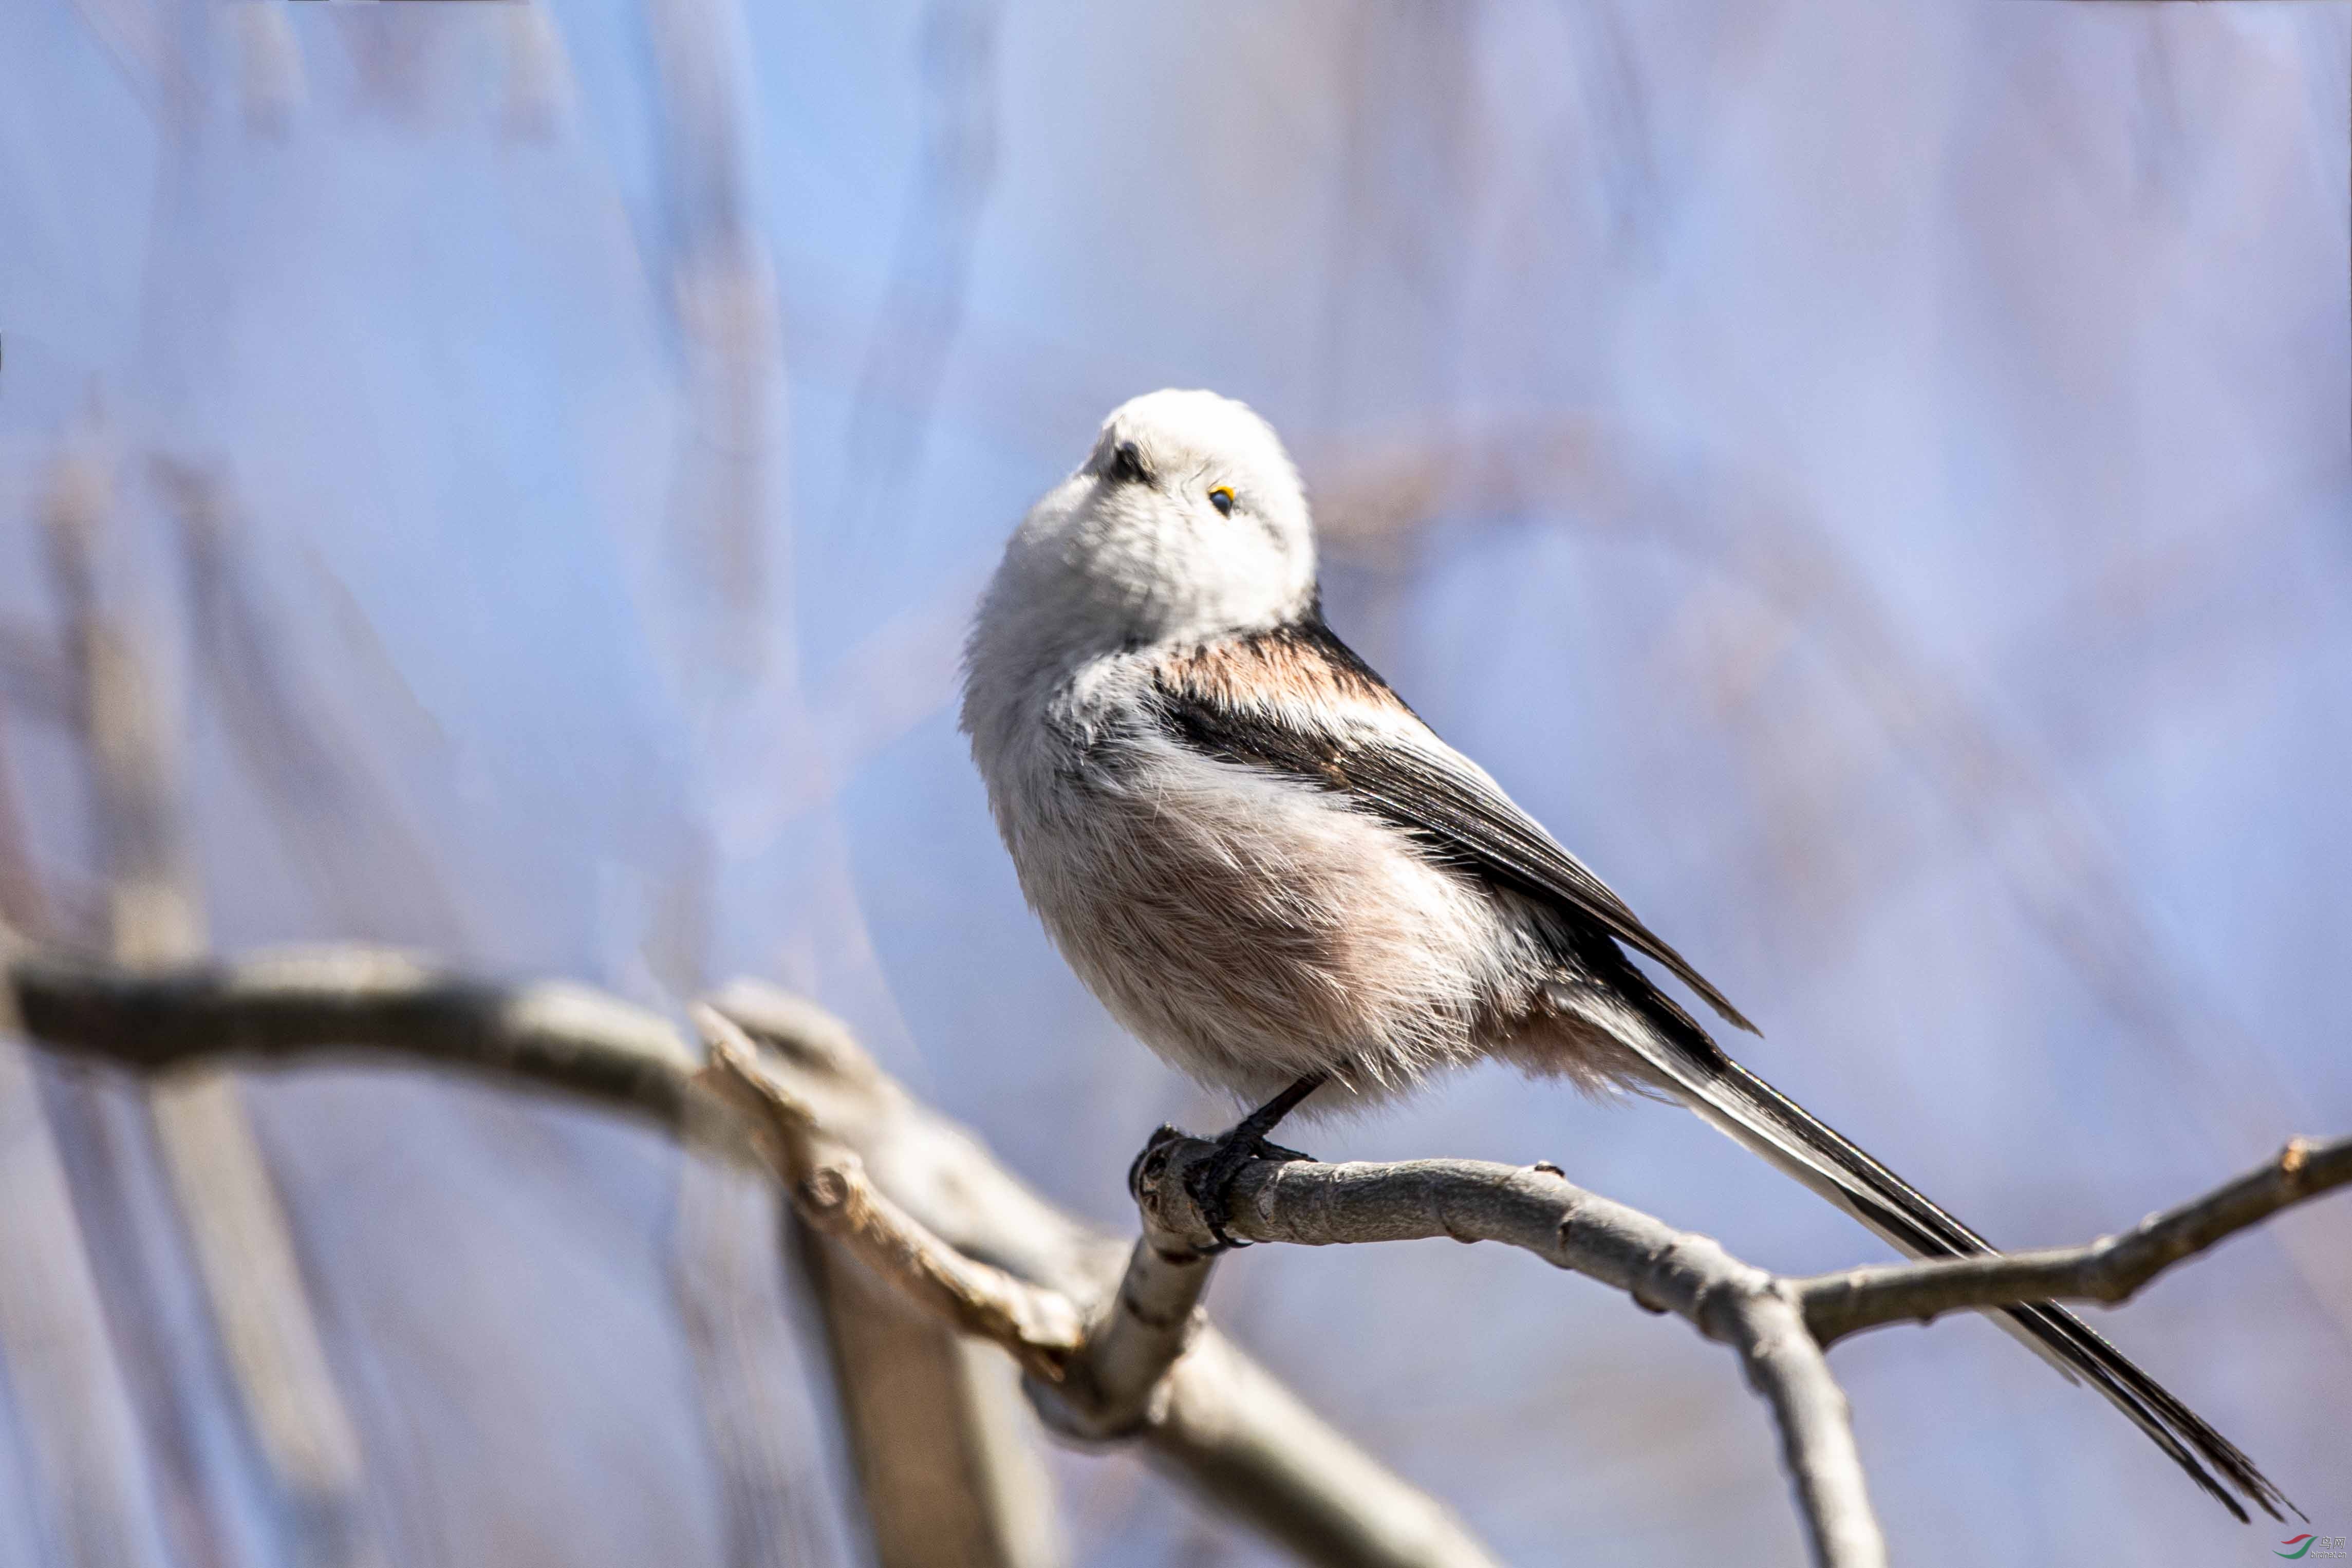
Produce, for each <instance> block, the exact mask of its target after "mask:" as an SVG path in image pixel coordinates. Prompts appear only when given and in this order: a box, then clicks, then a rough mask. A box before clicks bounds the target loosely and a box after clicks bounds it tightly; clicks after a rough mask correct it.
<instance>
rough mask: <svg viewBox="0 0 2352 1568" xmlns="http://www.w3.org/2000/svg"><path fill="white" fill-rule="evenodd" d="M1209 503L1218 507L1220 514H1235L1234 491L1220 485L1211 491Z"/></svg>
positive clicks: (1225, 515) (1222, 515)
mask: <svg viewBox="0 0 2352 1568" xmlns="http://www.w3.org/2000/svg"><path fill="white" fill-rule="evenodd" d="M1209 504H1210V505H1211V506H1213V507H1215V508H1216V509H1217V513H1218V515H1219V516H1221V517H1231V516H1233V515H1234V492H1233V491H1232V490H1231V489H1227V488H1226V487H1225V486H1223V485H1219V486H1218V487H1217V488H1216V489H1213V490H1211V491H1210V492H1209Z"/></svg>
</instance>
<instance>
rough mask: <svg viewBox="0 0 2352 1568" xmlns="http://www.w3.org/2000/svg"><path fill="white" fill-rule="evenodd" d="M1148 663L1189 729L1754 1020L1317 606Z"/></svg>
mask: <svg viewBox="0 0 2352 1568" xmlns="http://www.w3.org/2000/svg"><path fill="white" fill-rule="evenodd" d="M1154 674H1155V678H1156V683H1157V688H1158V695H1159V698H1160V712H1161V716H1162V719H1163V721H1165V723H1166V724H1167V726H1168V728H1169V730H1170V731H1171V733H1172V734H1173V735H1175V737H1176V738H1177V739H1179V740H1180V741H1181V742H1184V743H1186V744H1188V745H1190V746H1192V747H1193V748H1194V749H1196V750H1198V751H1201V752H1205V753H1207V754H1208V755H1211V756H1213V757H1216V758H1218V759H1220V760H1221V761H1224V762H1231V763H1244V764H1248V765H1250V766H1255V767H1261V768H1267V769H1271V770H1273V771H1275V772H1276V773H1289V774H1291V775H1293V776H1295V777H1297V778H1300V779H1303V780H1305V781H1307V782H1308V783H1311V784H1318V785H1320V786H1322V787H1324V788H1326V789H1329V790H1332V791H1334V792H1337V793H1341V794H1345V795H1348V796H1349V798H1350V799H1351V800H1353V801H1354V802H1355V803H1356V804H1357V805H1359V806H1360V807H1361V808H1362V809H1364V810H1367V811H1370V812H1372V813H1374V814H1376V815H1378V816H1383V817H1385V818H1387V819H1388V820H1389V821H1391V822H1392V823H1394V824H1396V825H1397V826H1399V827H1402V828H1404V829H1405V830H1406V831H1408V832H1410V833H1412V834H1413V835H1414V836H1415V837H1418V838H1420V839H1421V840H1422V841H1423V843H1424V844H1426V845H1428V846H1429V847H1430V848H1431V849H1432V850H1433V851H1434V852H1435V853H1436V854H1437V855H1438V856H1439V857H1440V858H1444V859H1445V860H1447V861H1449V862H1451V863H1453V864H1454V865H1456V866H1459V867H1460V868H1463V869H1464V870H1466V871H1469V872H1472V873H1474V874H1475V875H1478V876H1481V877H1485V878H1486V879H1490V880H1492V881H1494V882H1496V883H1498V884H1500V885H1501V886H1504V887H1507V888H1510V889H1513V890H1515V891H1517V892H1520V893H1523V894H1526V895H1527V896H1528V897H1529V898H1533V899H1536V900H1540V901H1542V902H1545V903H1548V904H1550V905H1553V906H1555V907H1557V908H1559V909H1560V910H1563V911H1565V912H1567V913H1570V914H1571V915H1574V916H1577V917H1579V918H1580V919H1581V920H1582V921H1588V922H1590V923H1591V924H1593V925H1597V926H1599V927H1600V928H1601V930H1602V931H1606V932H1608V933H1609V935H1611V936H1612V937H1614V938H1616V939H1617V940H1618V941H1620V942H1623V943H1625V944H1626V945H1627V946H1628V947H1631V948H1633V949H1634V950H1635V951H1636V952H1643V953H1646V954H1648V955H1649V956H1650V957H1652V958H1654V959H1655V960H1657V961H1658V962H1659V963H1663V964H1664V965H1665V966H1666V968H1667V969H1669V970H1671V971H1672V972H1673V973H1675V976H1676V978H1678V979H1680V980H1681V981H1682V982H1683V984H1685V985H1688V986H1689V987H1690V988H1691V989H1692V990H1693V991H1696V993H1698V994H1699V995H1700V996H1702V997H1704V998H1706V1004H1707V1005H1708V1006H1710V1007H1712V1008H1714V1009H1715V1010H1716V1011H1717V1013H1720V1014H1722V1015H1723V1016H1724V1018H1725V1020H1726V1021H1727V1022H1729V1023H1731V1024H1734V1025H1736V1026H1738V1027H1740V1028H1742V1029H1746V1030H1747V1031H1748V1033H1750V1034H1755V1033H1757V1032H1758V1031H1757V1028H1756V1026H1755V1025H1753V1024H1751V1023H1749V1022H1748V1019H1747V1018H1746V1017H1745V1016H1742V1015H1741V1013H1740V1011H1739V1009H1738V1008H1737V1007H1734V1006H1733V1005H1731V1003H1730V1001H1729V1000H1728V999H1727V997H1725V995H1724V994H1723V993H1722V992H1720V991H1717V989H1716V988H1715V987H1714V985H1712V984H1709V983H1708V981H1707V979H1706V976H1705V975H1703V974H1701V973H1699V972H1698V971H1697V970H1696V969H1695V968H1693V967H1692V966H1691V964H1690V963H1689V961H1688V960H1686V959H1685V958H1684V957H1683V955H1682V954H1681V953H1679V952H1675V950H1674V949H1673V948H1671V947H1669V946H1667V945H1666V943H1665V942H1664V940H1663V939H1662V938H1660V937H1659V936H1658V934H1657V933H1656V932H1655V931H1652V930H1650V928H1649V927H1647V926H1645V925H1643V923H1642V922H1641V921H1640V919H1639V918H1638V917H1636V916H1635V915H1634V913H1633V910H1630V909H1628V908H1627V907H1626V905H1625V900H1622V899H1621V898H1619V897H1618V896H1617V895H1616V893H1615V892H1614V891H1613V890H1612V889H1611V888H1610V887H1609V885H1608V884H1607V883H1606V882H1603V881H1602V880H1601V879H1600V878H1598V877H1596V876H1594V875H1593V874H1592V872H1591V868H1588V867H1587V866H1586V865H1585V864H1584V862H1582V861H1581V860H1579V859H1578V858H1576V857H1575V856H1573V855H1571V854H1570V853H1569V852H1568V851H1567V850H1566V849H1564V848H1562V847H1560V845H1559V841H1558V840H1557V839H1555V838H1553V837H1552V836H1551V835H1550V834H1549V833H1547V832H1545V831H1544V829H1543V826H1542V825H1541V824H1539V823H1538V822H1537V821H1536V820H1535V819H1534V818H1533V817H1531V816H1528V814H1527V813H1526V812H1524V811H1521V810H1520V809H1519V808H1518V807H1517V805H1513V804H1512V802H1511V798H1510V796H1508V795H1505V794H1504V793H1503V791H1502V788H1501V786H1500V785H1498V784H1496V783H1495V781H1494V780H1493V779H1491V778H1488V777H1487V776H1486V773H1485V772H1484V771H1483V770H1481V769H1480V768H1478V767H1477V766H1476V765H1475V763H1471V762H1470V761H1469V760H1468V759H1466V758H1465V757H1464V756H1462V754H1461V753H1460V752H1455V751H1454V749H1453V748H1452V747H1450V746H1448V745H1446V744H1445V742H1443V741H1441V740H1439V739H1438V738H1437V735H1436V733H1435V732H1434V731H1431V730H1430V729H1429V728H1428V726H1427V725H1425V724H1423V723H1422V722H1421V721H1420V719H1419V717H1418V716H1417V715H1415V714H1414V713H1413V711H1412V709H1410V708H1408V707H1406V706H1405V704H1404V701H1403V700H1402V699H1401V698H1400V697H1398V696H1397V694H1396V693H1395V691H1393V690H1392V689H1390V687H1389V684H1388V682H1386V681H1384V680H1382V679H1381V678H1380V676H1379V675H1378V674H1376V673H1374V671H1373V670H1372V668H1370V666H1369V665H1367V664H1365V663H1364V661H1363V660H1362V659H1360V658H1357V657H1356V654H1355V651H1354V650H1353V649H1352V648H1350V647H1348V645H1347V644H1345V643H1343V642H1341V641H1340V640H1339V637H1338V636H1337V635H1335V634H1334V633H1333V632H1332V630H1331V629H1330V627H1328V626H1325V625H1324V624H1323V618H1322V616H1321V615H1320V614H1319V613H1318V612H1316V611H1313V610H1310V611H1309V612H1308V613H1307V616H1304V617H1302V618H1301V619H1299V620H1297V621H1295V622H1292V623H1290V624H1288V625H1286V626H1277V627H1276V628H1274V629H1273V630H1271V631H1265V632H1258V633H1255V634H1252V635H1250V636H1248V637H1237V638H1233V639H1230V640H1227V641H1225V642H1223V643H1219V644H1216V645H1212V646H1211V647H1203V648H1201V649H1197V650H1192V651H1189V652H1187V653H1185V654H1182V655H1180V656H1178V657H1176V658H1169V659H1164V660H1162V661H1160V663H1159V664H1157V665H1156V666H1155V667H1154ZM1286 699H1289V700H1286ZM1309 715H1311V716H1312V717H1308V716H1309ZM1400 721H1402V724H1401V723H1400ZM1400 731H1402V733H1401V732H1400Z"/></svg>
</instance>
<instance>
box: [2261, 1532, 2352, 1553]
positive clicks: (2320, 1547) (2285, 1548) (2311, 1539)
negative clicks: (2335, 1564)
mask: <svg viewBox="0 0 2352 1568" xmlns="http://www.w3.org/2000/svg"><path fill="white" fill-rule="evenodd" d="M2271 1555H2272V1556H2273V1557H2286V1558H2296V1557H2312V1558H2319V1557H2342V1556H2344V1555H2345V1550H2344V1537H2342V1536H2340V1535H2313V1534H2311V1533H2310V1532H2309V1531H2305V1533H2303V1534H2301V1535H2290V1536H2288V1537H2287V1538H2286V1539H2285V1540H2284V1541H2282V1542H2279V1543H2278V1549H2277V1550H2276V1551H2274V1552H2272V1553H2271Z"/></svg>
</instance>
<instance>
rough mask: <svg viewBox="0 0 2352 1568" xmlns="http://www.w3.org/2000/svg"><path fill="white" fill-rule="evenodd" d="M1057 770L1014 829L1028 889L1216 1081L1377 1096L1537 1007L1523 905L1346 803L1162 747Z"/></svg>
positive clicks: (1251, 1091)
mask: <svg viewBox="0 0 2352 1568" xmlns="http://www.w3.org/2000/svg"><path fill="white" fill-rule="evenodd" d="M1040 772H1041V773H1048V775H1049V776H1045V777H1039V776H1037V775H1034V774H1033V775H1032V786H1033V787H1031V788H1029V789H1025V790H1022V791H1017V792H1014V793H1013V795H1012V801H1013V802H1017V803H1018V804H1017V805H1013V809H1012V810H1010V811H1008V812H1006V813H1005V814H1004V819H1003V826H1004V828H1005V837H1006V840H1007V842H1008V844H1009V845H1010V847H1011V848H1012V851H1013V860H1014V863H1015V865H1016V866H1017V867H1018V868H1019V871H1020V876H1021V884H1022V889H1023V890H1024V893H1026V895H1027V896H1028V899H1029V901H1030V903H1031V904H1032V905H1033V906H1034V908H1035V909H1036V910H1037V911H1038V913H1039V914H1040V915H1041V916H1042V917H1043V918H1044V920H1045V925H1046V927H1047V929H1048V930H1049V931H1051V932H1052V934H1053V937H1054V939H1055V942H1056V943H1057V944H1058V945H1059V946H1060V947H1061V949H1062V952H1063V953H1064V954H1065V955H1066V957H1067V958H1068V960H1069V962H1070V963H1071V965H1072V966H1073V967H1074V968H1076V970H1077V972H1078V973H1079V975H1080V977H1081V978H1083V979H1084V980H1085V981H1086V982H1087V984H1088V985H1089V986H1090V987H1091V988H1092V989H1093V990H1094V992H1095V993H1096V994H1097V995H1098V996H1100V997H1101V998H1102V1000H1103V1002H1104V1003H1105V1004H1106V1005H1108V1007H1109V1008H1110V1009H1111V1011H1112V1012H1113V1014H1115V1015H1116V1016H1118V1019H1119V1021H1120V1022H1121V1023H1123V1024H1124V1025H1126V1026H1127V1027H1129V1029H1131V1030H1133V1031H1134V1032H1135V1034H1136V1035H1137V1036H1138V1037H1139V1038H1141V1039H1142V1040H1143V1042H1144V1043H1145V1044H1146V1045H1148V1046H1150V1047H1151V1048H1152V1049H1153V1050H1155V1051H1157V1052H1158V1053H1159V1054H1160V1056H1161V1057H1162V1058H1165V1059H1166V1060H1168V1061H1169V1062H1170V1063H1171V1064H1172V1065H1174V1066H1176V1067H1178V1068H1181V1069H1182V1070H1184V1071H1185V1072H1188V1073H1190V1074H1192V1076H1193V1077H1194V1078H1196V1079H1201V1080H1202V1081H1203V1082H1206V1083H1209V1084H1211V1085H1214V1086H1219V1087H1223V1088H1227V1089H1233V1090H1234V1091H1236V1092H1238V1093H1239V1094H1241V1095H1243V1096H1244V1097H1245V1098H1249V1099H1253V1100H1260V1099H1265V1098H1267V1097H1269V1096H1271V1095H1273V1094H1274V1093H1276V1091H1278V1090H1279V1089H1282V1088H1284V1087H1285V1086H1286V1085H1287V1084H1289V1083H1290V1082H1292V1081H1293V1080H1295V1079H1297V1078H1299V1077H1301V1076H1302V1075H1304V1074H1307V1073H1309V1072H1315V1071H1328V1072H1330V1073H1331V1074H1332V1075H1333V1076H1334V1078H1335V1079H1337V1087H1339V1088H1340V1089H1347V1090H1352V1091H1353V1094H1354V1095H1355V1096H1358V1097H1363V1096H1378V1095H1381V1094H1383V1093H1386V1092H1390V1091H1393V1090H1395V1089H1402V1088H1404V1087H1406V1086H1407V1085H1409V1084H1411V1083H1412V1082H1413V1081H1414V1080H1416V1079H1420V1078H1421V1077H1423V1075H1424V1074H1426V1073H1427V1072H1429V1071H1430V1070H1432V1069H1433V1068H1439V1067H1444V1066H1449V1065H1454V1064H1458V1063H1461V1062H1465V1061H1466V1060H1469V1059H1471V1058H1475V1056H1477V1055H1479V1054H1480V1052H1481V1042H1482V1040H1484V1039H1486V1037H1490V1036H1491V1035H1492V1034H1493V1032H1494V1031H1495V1030H1496V1027H1497V1026H1498V1025H1499V1024H1500V1023H1501V1022H1502V1021H1503V1020H1504V1019H1505V1018H1507V1016H1510V1015H1511V1014H1513V1013H1517V1012H1520V1011H1522V1010H1523V1009H1524V1008H1525V1006H1526V1005H1528V1002H1529V1000H1530V999H1531V997H1530V993H1531V991H1532V989H1533V986H1532V984H1531V983H1532V981H1533V975H1532V974H1530V973H1528V970H1527V968H1526V966H1525V965H1524V964H1514V963H1511V960H1512V959H1513V958H1514V957H1515V956H1518V955H1520V954H1522V953H1524V952H1525V951H1526V949H1527V947H1528V941H1527V933H1525V932H1524V931H1518V930H1515V929H1513V928H1514V925H1515V921H1513V918H1512V915H1511V914H1510V912H1508V911H1507V910H1505V909H1504V908H1503V907H1502V906H1501V905H1499V904H1497V903H1496V901H1495V900H1493V899H1492V898H1491V897H1490V896H1489V895H1487V894H1486V893H1485V892H1483V891H1482V890H1480V889H1477V888H1475V887H1473V886H1472V885H1470V884H1468V883H1467V882H1465V881H1464V880H1463V879H1460V878H1458V877H1456V876H1455V875H1454V874H1453V873H1452V872H1450V871H1448V870H1446V869H1444V868H1442V867H1439V866H1436V865H1433V864H1432V863H1430V862H1429V861H1427V860H1425V859H1424V858H1422V857H1421V856H1420V855H1419V854H1418V853H1416V852H1415V850H1414V849H1413V847H1412V844H1411V842H1410V841H1409V840H1408V839H1406V838H1405V837H1404V836H1403V835H1402V833H1400V832H1398V831H1397V830H1396V829H1394V828H1392V827H1391V826H1387V825H1385V824H1383V823H1381V822H1379V821H1377V820H1375V819H1373V818H1370V817H1368V816H1360V815H1359V814H1357V813H1355V812H1353V811H1350V810H1349V809H1347V808H1346V807H1345V806H1344V805H1342V804H1340V802H1339V798H1338V797H1336V796H1334V795H1329V794H1327V793H1325V792H1322V791H1319V790H1317V789H1315V788H1314V787H1313V786H1311V785H1306V784H1297V783H1293V782H1290V781H1287V780H1277V779H1275V778H1272V777H1270V776H1267V775H1265V774H1262V773H1256V772H1255V771H1253V770H1250V769H1247V768H1243V767H1237V766H1234V765H1231V764H1227V763H1219V762H1214V761H1211V760H1208V759H1204V758H1202V757H1199V756H1196V755H1193V754H1191V753H1188V752H1181V751H1180V750H1179V749H1177V748H1175V747H1173V746H1167V745H1160V744H1154V743H1150V742H1146V743H1144V744H1143V745H1142V746H1140V747H1139V748H1138V750H1137V752H1135V753H1133V754H1131V755H1129V756H1128V757H1126V758H1124V759H1122V762H1121V763H1120V765H1118V767H1116V768H1114V769H1093V768H1086V769H1077V770H1071V769H1066V768H1060V769H1052V770H1040ZM1513 970H1517V972H1518V973H1517V975H1516V976H1515V975H1514V974H1513V973H1511V972H1512V971H1513ZM1336 1098H1337V1099H1338V1100H1345V1099H1347V1098H1349V1097H1348V1096H1346V1095H1339V1096H1337V1097H1336ZM1334 1099H1335V1096H1334V1095H1333V1094H1331V1093H1329V1092H1327V1093H1326V1094H1325V1095H1323V1096H1318V1101H1324V1102H1328V1101H1332V1100H1334Z"/></svg>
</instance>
